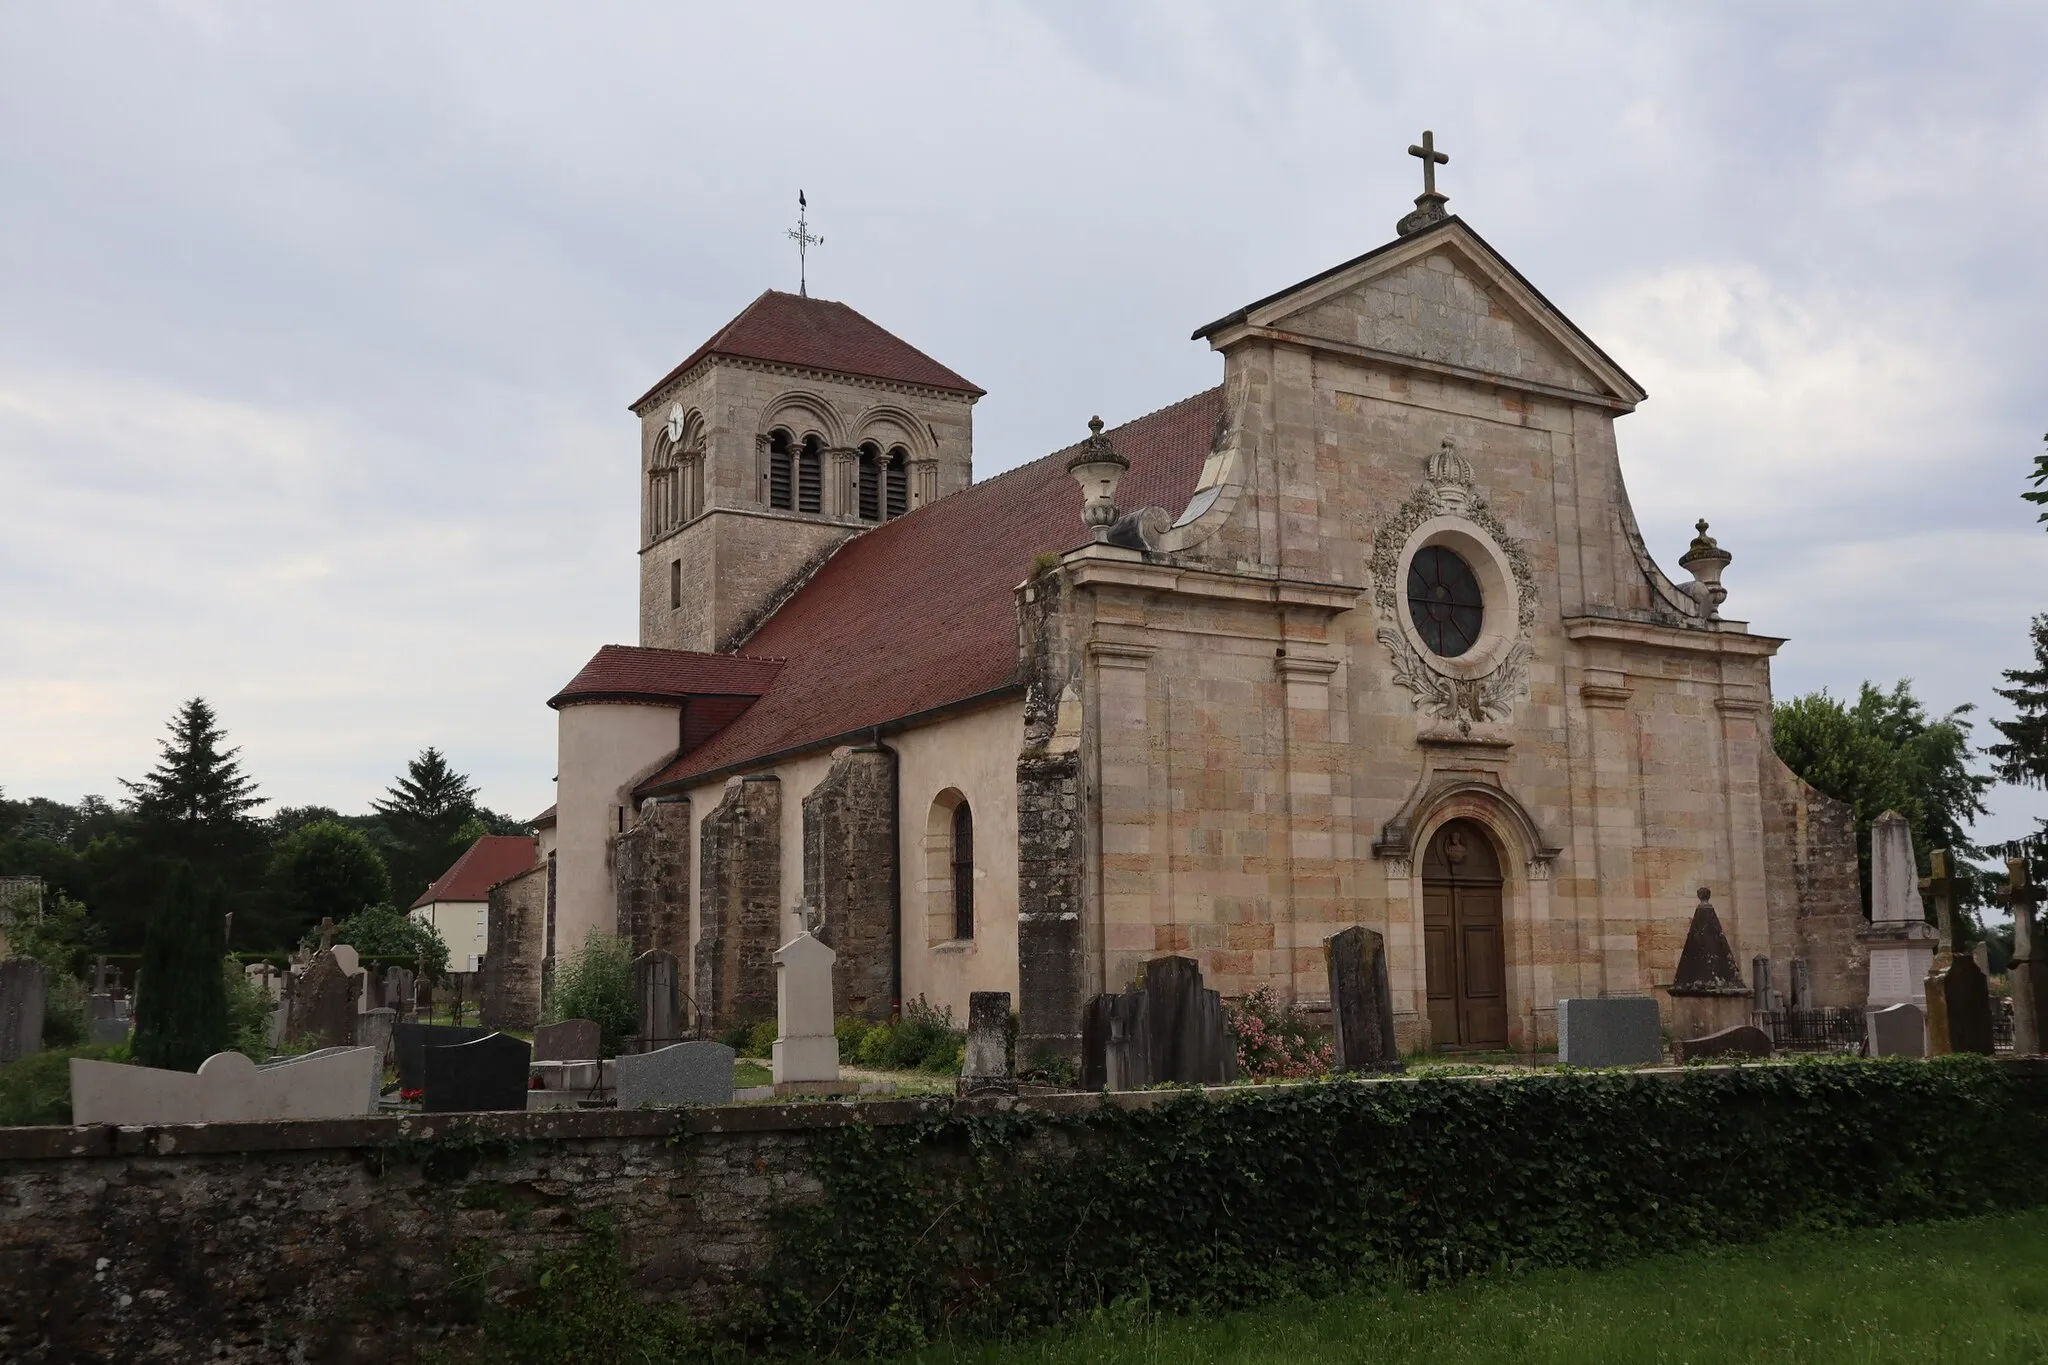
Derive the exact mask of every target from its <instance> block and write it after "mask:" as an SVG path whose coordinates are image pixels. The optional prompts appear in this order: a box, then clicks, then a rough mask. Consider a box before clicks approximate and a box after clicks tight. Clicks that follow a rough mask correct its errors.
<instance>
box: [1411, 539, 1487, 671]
mask: <svg viewBox="0 0 2048 1365" xmlns="http://www.w3.org/2000/svg"><path fill="white" fill-rule="evenodd" d="M1408 615H1409V618H1410V619H1411V620H1413V621H1414V622H1415V633H1416V634H1417V635H1420V636H1421V637H1422V643H1423V644H1425V645H1427V646H1428V647H1429V649H1430V652H1431V653H1433V654H1435V655H1437V656H1438V657H1439V658H1444V659H1455V658H1457V657H1458V656H1459V655H1461V654H1463V653H1465V652H1466V651H1467V650H1469V649H1471V648H1472V646H1473V645H1475V644H1477V643H1478V641H1479V630H1480V626H1481V624H1482V623H1483V622H1484V621H1485V619H1486V604H1485V599H1484V598H1483V597H1482V596H1481V594H1480V591H1479V579H1478V576H1477V575H1475V574H1474V573H1473V572H1472V566H1471V565H1469V564H1467V563H1466V562H1465V561H1464V560H1463V559H1460V558H1459V557H1458V554H1457V552H1456V551H1454V550H1451V549H1448V548H1446V547H1445V546H1442V545H1428V546H1424V547H1423V548H1422V549H1421V550H1418V551H1417V552H1416V554H1415V558H1414V559H1413V560H1412V561H1411V562H1410V563H1409V565H1408Z"/></svg>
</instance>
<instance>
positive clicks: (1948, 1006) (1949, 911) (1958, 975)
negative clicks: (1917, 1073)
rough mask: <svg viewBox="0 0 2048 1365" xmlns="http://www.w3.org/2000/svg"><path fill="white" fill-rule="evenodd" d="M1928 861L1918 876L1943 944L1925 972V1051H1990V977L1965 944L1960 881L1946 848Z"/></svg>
mask: <svg viewBox="0 0 2048 1365" xmlns="http://www.w3.org/2000/svg"><path fill="white" fill-rule="evenodd" d="M1927 866H1928V869H1929V872H1930V874H1931V875H1929V876H1927V877H1924V878H1922V879H1921V882H1920V889H1921V890H1922V891H1925V892H1926V893H1927V895H1928V898H1929V899H1931V900H1932V901H1933V902H1934V913H1935V916H1936V917H1937V918H1938V919H1939V920H1940V922H1941V937H1942V941H1943V943H1944V944H1945V945H1946V948H1945V951H1943V952H1942V954H1941V955H1940V956H1939V957H1937V958H1936V959H1935V960H1934V967H1933V969H1932V970H1930V971H1929V972H1928V973H1927V982H1926V1002H1927V1003H1926V1008H1927V1055H1928V1056H1930V1057H1941V1056H1946V1055H1948V1054H1950V1053H1955V1052H1975V1053H1980V1054H1982V1055H1983V1056H1986V1057H1989V1056H1990V1055H1991V983H1990V982H1989V981H1988V980H1986V979H1985V976H1984V973H1983V972H1981V971H1979V970H1978V969H1977V964H1976V963H1975V962H1974V961H1972V960H1971V958H1970V954H1969V952H1968V951H1967V950H1966V949H1965V948H1964V947H1963V918H1962V916H1961V915H1960V914H1959V913H1958V912H1957V907H1956V893H1957V892H1958V891H1959V890H1960V889H1961V883H1960V882H1959V880H1958V879H1957V878H1956V876H1955V873H1954V871H1953V864H1952V862H1951V859H1950V856H1949V851H1948V850H1947V849H1945V848H1937V849H1935V850H1934V851H1933V852H1932V853H1930V854H1928V855H1927Z"/></svg>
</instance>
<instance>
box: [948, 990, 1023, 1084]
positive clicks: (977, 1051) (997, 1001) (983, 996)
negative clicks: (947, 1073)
mask: <svg viewBox="0 0 2048 1365" xmlns="http://www.w3.org/2000/svg"><path fill="white" fill-rule="evenodd" d="M956 1089H957V1090H958V1092H959V1093H960V1094H962V1095H1014V1094H1016V1093H1017V1073H1016V1071H1015V1069H1014V1068H1012V1067H1011V1065H1010V993H1009V992H1008V991H974V992H972V993H970V994H969V995H968V997H967V1055H966V1058H965V1059H964V1060H963V1061H962V1062H961V1064H960V1080H959V1083H958V1085H957V1087H956Z"/></svg>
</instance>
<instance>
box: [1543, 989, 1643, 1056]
mask: <svg viewBox="0 0 2048 1365" xmlns="http://www.w3.org/2000/svg"><path fill="white" fill-rule="evenodd" d="M1557 1060H1558V1062H1559V1063H1560V1064H1561V1065H1564V1066H1644V1065H1653V1064H1655V1063H1657V1062H1661V1061H1663V1060H1664V1029H1663V1024H1662V1021H1661V1020H1659V1019H1658V1017H1657V1002H1656V1001H1655V1000H1653V999H1651V998H1650V997H1649V996H1647V995H1610V996H1605V997H1589V998H1586V999H1579V1000H1560V1001H1558V1002H1557Z"/></svg>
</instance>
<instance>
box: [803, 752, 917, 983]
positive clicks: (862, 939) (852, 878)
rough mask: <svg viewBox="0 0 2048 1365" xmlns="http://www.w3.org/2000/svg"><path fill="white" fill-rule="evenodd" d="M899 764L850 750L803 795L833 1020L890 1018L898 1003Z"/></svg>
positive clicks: (810, 877) (813, 901)
mask: <svg viewBox="0 0 2048 1365" xmlns="http://www.w3.org/2000/svg"><path fill="white" fill-rule="evenodd" d="M895 813H896V762H895V755H894V754H893V753H892V752H890V751H889V750H887V749H883V748H877V747H871V746H870V747H863V748H858V749H844V750H841V751H840V752H838V753H837V754H834V755H833V757H832V768H831V770H830V771H829V772H827V773H826V774H825V776H824V778H823V779H822V780H820V781H819V783H818V785H817V786H815V787H813V788H812V789H811V793H810V795H808V796H806V797H805V798H804V899H805V900H806V901H807V902H809V903H810V905H811V907H812V908H813V909H814V910H816V911H817V912H818V914H819V916H820V927H819V930H818V937H819V938H821V939H823V940H824V942H825V943H826V944H827V945H828V946H829V947H831V949H832V950H833V951H834V952H836V953H837V954H838V955H839V956H838V959H837V960H836V961H834V963H833V964H832V1006H833V1013H834V1014H835V1015H852V1016H858V1017H860V1018H864V1019H876V1020H881V1019H887V1018H888V1017H889V1015H890V1013H891V1010H892V1009H893V1007H894V1006H895V1004H896V1001H895V994H896V989H895V987H896V982H895V968H896V953H897V924H896V915H897V907H896V895H897V891H898V886H899V884H898V881H897V877H896V843H897V839H896V820H895Z"/></svg>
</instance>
